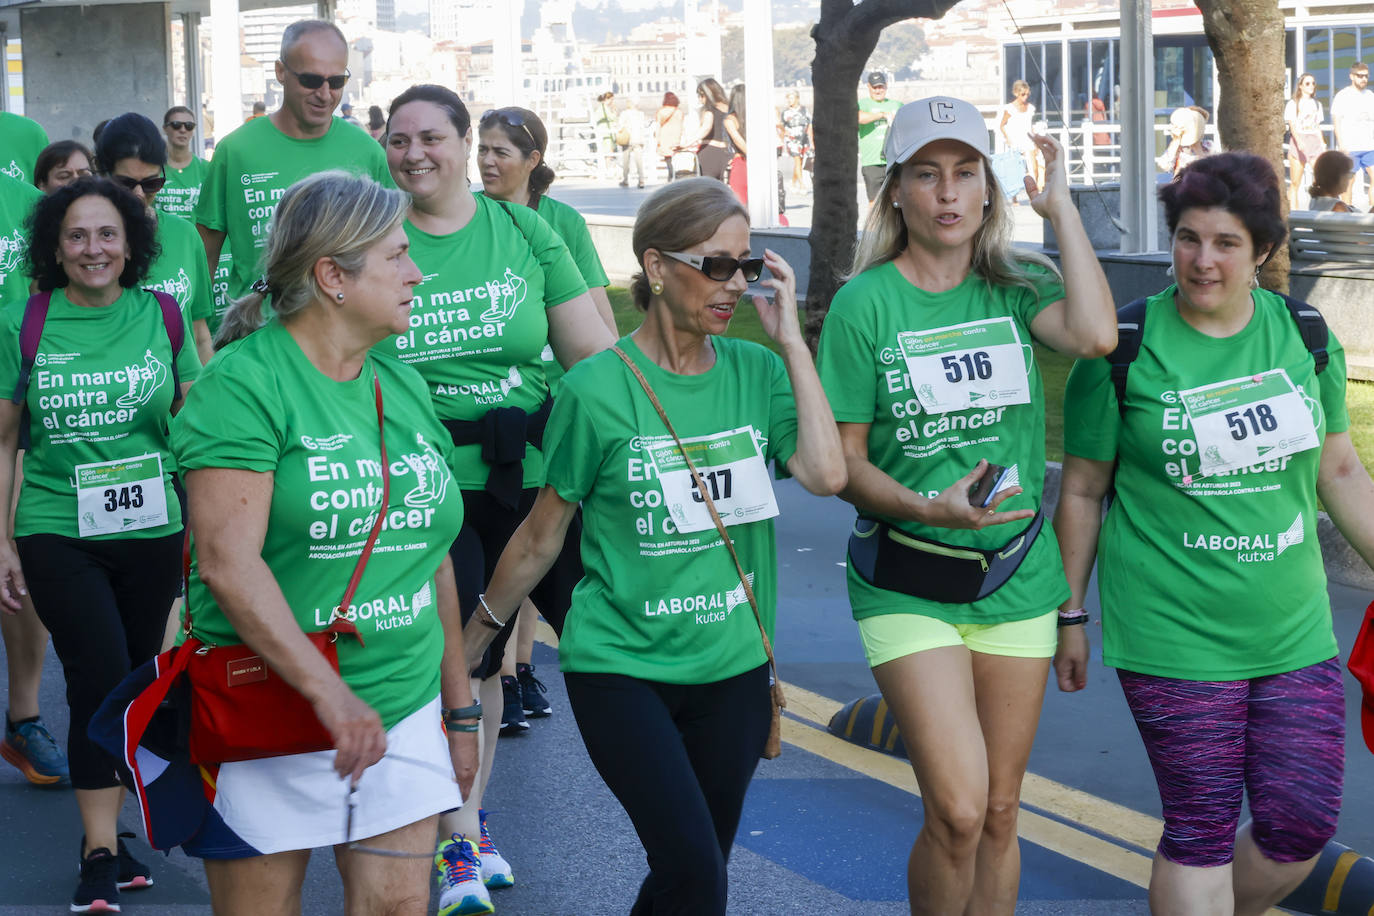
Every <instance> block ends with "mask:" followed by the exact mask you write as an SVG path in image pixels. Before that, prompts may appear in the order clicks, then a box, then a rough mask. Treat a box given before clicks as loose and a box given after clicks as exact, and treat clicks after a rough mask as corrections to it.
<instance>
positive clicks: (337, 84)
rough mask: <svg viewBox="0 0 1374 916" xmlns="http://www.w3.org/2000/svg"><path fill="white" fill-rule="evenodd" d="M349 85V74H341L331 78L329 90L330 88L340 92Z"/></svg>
mask: <svg viewBox="0 0 1374 916" xmlns="http://www.w3.org/2000/svg"><path fill="white" fill-rule="evenodd" d="M347 83H348V74H347V73H342V74H339V75H338V76H331V77H330V78H329V88H330V89H333V90H336V91H337V90H339V89H342V88H343V87H344V86H345V85H346V84H347Z"/></svg>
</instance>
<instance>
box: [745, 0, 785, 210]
mask: <svg viewBox="0 0 1374 916" xmlns="http://www.w3.org/2000/svg"><path fill="white" fill-rule="evenodd" d="M744 34H745V42H744V85H745V86H747V87H748V93H747V95H746V102H747V106H748V110H747V111H746V113H745V116H744V122H745V136H746V138H747V140H748V143H749V156H748V157H747V158H746V159H745V163H746V164H747V166H748V171H749V222H750V224H751V225H752V226H754V227H755V228H765V227H769V226H775V225H777V221H778V220H777V217H778V157H777V154H776V150H777V122H776V119H775V118H774V116H773V10H772V8H771V7H770V5H769V3H768V0H744Z"/></svg>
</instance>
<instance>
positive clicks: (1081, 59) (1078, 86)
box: [1069, 41, 1092, 124]
mask: <svg viewBox="0 0 1374 916" xmlns="http://www.w3.org/2000/svg"><path fill="white" fill-rule="evenodd" d="M1089 49H1090V43H1089V42H1087V41H1071V42H1069V101H1070V103H1071V104H1070V106H1069V110H1070V112H1071V114H1070V115H1069V120H1070V122H1072V123H1074V124H1077V123H1078V122H1080V121H1083V120H1086V119H1087V118H1088V116H1089V115H1090V114H1091V108H1090V107H1089V105H1088V98H1089V96H1090V94H1091V88H1090V87H1091V84H1092V69H1091V67H1090V66H1089V64H1088V51H1089Z"/></svg>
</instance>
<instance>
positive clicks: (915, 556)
mask: <svg viewBox="0 0 1374 916" xmlns="http://www.w3.org/2000/svg"><path fill="white" fill-rule="evenodd" d="M1044 525H1045V513H1044V510H1043V509H1042V510H1040V511H1038V512H1036V513H1035V518H1033V519H1031V522H1030V524H1029V525H1027V526H1026V528H1025V529H1024V530H1023V531H1022V532H1021V533H1020V534H1018V535H1016V537H1014V538H1012V539H1011V540H1010V541H1008V542H1007V543H1006V544H1003V545H1002V546H1001V547H999V548H995V549H993V550H979V549H978V548H976V547H956V546H955V545H953V544H942V543H940V542H939V541H927V540H924V539H922V538H916V537H912V536H911V535H909V534H907V533H906V532H904V531H899V530H897V529H896V528H893V527H892V526H891V525H888V524H886V523H885V522H880V521H878V520H876V519H871V518H863V517H860V518H859V519H858V520H857V521H855V523H854V532H853V533H852V534H850V536H849V565H850V566H852V567H854V571H855V572H856V573H858V574H859V577H860V578H862V579H863V580H864V581H865V582H867V583H868V584H869V585H874V586H877V587H878V588H886V589H890V590H891V591H894V592H901V593H902V594H904V595H914V596H915V597H917V598H924V599H926V600H927V601H942V602H944V603H946V604H968V603H969V602H971V601H977V600H978V599H980V598H986V597H987V596H988V595H991V594H992V593H993V592H995V591H997V590H998V589H999V588H1001V587H1002V586H1003V585H1005V584H1006V583H1007V580H1008V579H1010V578H1011V577H1012V575H1013V574H1014V573H1015V572H1016V570H1017V568H1018V567H1019V566H1020V565H1021V561H1022V560H1024V559H1025V558H1026V555H1027V554H1029V553H1030V547H1031V544H1033V543H1035V539H1036V537H1038V536H1039V534H1040V529H1041V528H1043V527H1044Z"/></svg>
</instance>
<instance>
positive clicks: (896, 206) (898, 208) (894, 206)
mask: <svg viewBox="0 0 1374 916" xmlns="http://www.w3.org/2000/svg"><path fill="white" fill-rule="evenodd" d="M892 206H893V208H894V209H897V210H900V209H902V205H901V204H900V203H898V202H897V201H895V200H894V201H893V202H892Z"/></svg>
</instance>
